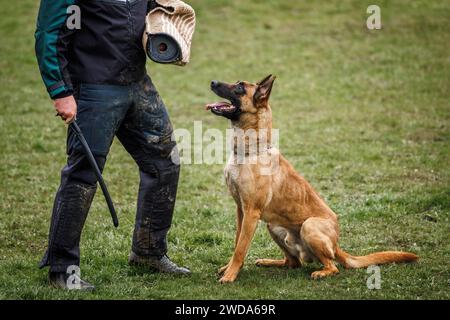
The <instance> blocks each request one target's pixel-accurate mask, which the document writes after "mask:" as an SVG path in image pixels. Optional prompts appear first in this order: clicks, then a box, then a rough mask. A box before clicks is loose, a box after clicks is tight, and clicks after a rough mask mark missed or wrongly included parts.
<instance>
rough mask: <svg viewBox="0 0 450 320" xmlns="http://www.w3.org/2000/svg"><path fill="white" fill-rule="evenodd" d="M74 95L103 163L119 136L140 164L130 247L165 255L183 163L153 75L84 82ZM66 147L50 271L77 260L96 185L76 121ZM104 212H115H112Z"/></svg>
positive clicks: (84, 128) (83, 124) (52, 229)
mask: <svg viewBox="0 0 450 320" xmlns="http://www.w3.org/2000/svg"><path fill="white" fill-rule="evenodd" d="M75 99H76V101H77V105H78V113H77V120H76V121H77V123H78V125H79V126H80V128H81V130H82V132H83V134H84V136H85V138H86V140H87V142H88V144H89V146H90V148H91V150H92V152H93V154H94V156H95V159H96V161H97V164H98V165H99V167H100V170H103V168H104V166H105V163H106V157H107V155H108V152H109V148H110V146H111V143H112V141H113V139H114V137H115V136H117V138H118V139H119V141H120V142H121V143H122V145H123V146H124V147H125V149H126V150H127V151H128V153H129V154H130V155H131V156H132V157H133V159H134V160H135V162H136V163H137V165H138V167H139V172H140V185H139V194H138V201H137V212H136V223H135V229H134V234H133V243H132V250H133V251H134V252H135V253H136V254H137V255H140V256H158V257H159V256H163V255H164V254H166V252H167V233H168V231H169V228H170V226H171V222H172V216H173V210H174V206H175V198H176V192H177V185H178V178H179V165H178V161H177V160H178V154H177V150H176V145H175V142H174V141H173V139H171V136H172V131H173V130H172V125H171V123H170V120H169V116H168V113H167V110H166V107H165V106H164V104H163V102H162V100H161V98H160V96H159V95H158V93H157V91H156V89H155V87H154V86H153V83H152V81H151V80H150V78H149V77H148V76H147V77H145V79H143V80H142V81H140V82H138V83H134V84H132V85H129V86H113V85H93V84H80V85H79V86H77V87H76V92H75ZM67 154H68V160H67V165H66V166H65V167H64V168H63V170H62V172H61V184H60V186H59V189H58V192H57V194H56V197H55V201H54V206H53V212H52V218H51V224H50V233H49V242H48V249H47V251H46V253H45V255H44V257H43V259H42V261H41V263H40V267H41V268H42V267H45V266H50V271H52V272H66V271H67V268H68V267H69V266H73V265H76V266H78V265H79V263H80V248H79V243H80V238H81V232H82V229H83V226H84V223H85V221H86V217H87V215H88V212H89V208H90V206H91V202H92V199H93V198H94V194H95V192H96V189H97V179H96V177H95V174H94V172H93V171H92V169H91V167H90V164H89V162H88V160H87V158H86V156H85V155H84V152H83V149H82V146H81V144H80V142H79V141H78V138H77V137H76V135H75V133H74V132H72V131H71V130H70V129H69V131H68V138H67ZM119 182H120V181H119ZM105 206H106V204H105ZM104 218H105V219H110V218H109V216H108V215H107V214H105V215H104ZM119 219H120V212H119Z"/></svg>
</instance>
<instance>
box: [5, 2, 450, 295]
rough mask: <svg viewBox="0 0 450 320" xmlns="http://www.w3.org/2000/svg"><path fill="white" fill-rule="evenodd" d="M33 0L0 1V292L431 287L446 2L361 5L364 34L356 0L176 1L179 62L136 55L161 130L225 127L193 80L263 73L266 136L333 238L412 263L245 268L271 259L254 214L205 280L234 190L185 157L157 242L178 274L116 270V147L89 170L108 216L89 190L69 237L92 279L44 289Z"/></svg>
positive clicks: (443, 171) (447, 200) (54, 130)
mask: <svg viewBox="0 0 450 320" xmlns="http://www.w3.org/2000/svg"><path fill="white" fill-rule="evenodd" d="M36 2H37V1H33V0H21V1H20V2H15V3H12V2H11V3H9V4H8V5H7V6H6V5H5V6H2V8H1V9H0V10H2V12H1V13H2V14H1V16H2V19H1V20H0V35H1V39H2V41H1V45H0V88H1V89H0V137H1V139H0V150H1V151H0V299H72V298H74V299H97V298H102V299H113V298H114V299H169V298H170V299H206V298H210V299H235V298H242V299H244V298H248V299H311V298H313V299H322V298H323V299H358V298H362V299H385V298H387V299H432V298H435V299H449V298H450V287H449V285H450V266H449V262H450V237H449V235H450V232H449V231H450V224H449V212H450V170H449V165H450V157H449V153H450V104H449V91H450V72H449V67H450V56H449V52H450V29H449V27H450V23H449V16H450V6H449V4H448V3H445V1H425V0H423V1H415V2H414V3H411V2H410V1H406V0H403V1H395V2H393V1H381V0H380V1H378V2H377V4H378V5H379V6H380V7H381V10H382V11H381V14H382V24H383V29H382V30H375V31H369V30H367V29H366V27H365V19H366V17H367V15H366V13H365V11H366V8H367V6H368V5H369V4H372V2H367V1H356V0H355V1H349V0H346V1H336V3H335V4H332V3H330V2H329V1H320V2H307V1H302V2H300V1H290V0H283V1H281V0H248V1H240V0H192V1H190V3H191V4H192V5H193V6H194V7H195V8H196V10H197V17H198V27H197V31H196V34H195V39H194V44H193V53H192V62H191V63H190V65H188V66H187V67H186V68H179V67H174V66H164V65H155V64H154V63H150V62H149V64H148V70H149V73H150V74H151V76H152V78H153V80H154V82H155V83H156V84H157V86H158V89H159V91H160V93H161V95H162V96H163V98H164V100H165V102H166V104H167V106H168V108H169V111H170V114H171V117H172V121H173V123H174V125H175V127H177V128H187V129H188V130H190V131H192V130H193V122H194V121H203V127H204V129H207V128H219V129H220V130H222V131H224V130H225V129H226V128H227V125H228V124H227V123H226V121H224V120H223V119H221V118H218V117H213V116H211V115H210V114H208V113H205V112H204V110H203V105H204V104H205V103H206V102H210V101H212V100H215V97H214V95H213V94H212V93H210V91H209V89H208V84H209V81H210V80H211V79H219V80H224V81H235V80H238V79H245V80H251V81H257V80H259V79H260V78H262V77H263V76H265V75H266V74H268V73H274V74H276V75H277V76H278V80H277V82H276V84H275V87H274V91H273V95H272V98H271V99H272V100H271V101H272V108H273V111H274V126H275V127H277V128H280V129H281V133H280V138H281V141H280V149H281V151H282V152H283V153H284V155H285V156H286V157H287V158H288V159H289V160H290V161H291V163H292V164H293V165H294V166H295V167H296V168H297V170H299V172H301V173H302V174H303V175H304V176H305V177H306V178H307V179H308V180H309V181H310V182H311V183H312V185H313V186H314V187H315V188H316V189H317V190H318V191H319V192H320V194H321V195H322V196H323V197H324V198H325V199H326V200H327V202H328V203H329V204H330V206H331V207H332V208H333V209H334V210H335V211H336V212H337V213H338V215H339V217H340V223H341V240H340V243H341V246H342V247H343V248H344V249H345V250H348V251H349V252H351V253H354V254H365V253H369V252H373V251H376V250H387V249H392V250H409V251H413V252H415V253H417V254H418V255H419V256H420V257H421V259H420V262H418V263H416V264H412V265H387V266H382V267H381V276H382V281H383V282H382V288H381V289H380V290H368V289H367V287H366V279H367V277H368V274H367V273H366V270H342V269H341V270H342V272H341V273H340V274H339V275H337V276H336V277H332V278H328V279H325V280H321V281H312V280H310V279H309V274H310V273H311V271H313V270H315V269H316V268H317V267H318V265H316V264H312V265H308V266H306V267H305V268H302V269H298V270H285V269H263V268H257V267H256V266H255V265H254V264H253V262H254V260H255V259H256V258H262V257H281V252H280V250H279V249H278V248H277V247H276V245H275V244H274V243H273V241H271V239H270V237H269V235H268V234H267V232H266V230H265V228H264V226H263V224H262V223H261V225H260V227H259V228H258V231H257V234H256V236H255V239H254V241H253V243H252V247H251V249H250V252H249V255H248V257H247V259H246V265H245V266H244V268H243V270H242V272H241V273H240V276H239V278H238V281H237V282H235V283H233V284H229V285H220V284H219V283H218V281H217V280H218V278H217V275H216V270H217V268H218V267H220V266H222V265H223V264H225V263H226V262H227V260H228V259H229V257H230V256H231V254H232V248H233V237H234V204H233V201H232V199H231V197H230V196H229V195H228V194H227V192H226V187H225V184H224V182H223V179H222V170H223V165H205V164H203V165H186V166H184V167H183V168H182V176H181V181H180V188H179V193H178V200H177V205H176V212H175V216H174V223H173V227H172V229H171V232H170V236H169V245H170V256H171V257H172V258H173V259H174V260H175V261H177V262H179V263H180V264H182V265H187V266H189V267H190V268H191V269H192V271H193V275H192V276H191V277H189V278H176V277H172V276H168V275H160V274H155V273H148V272H147V271H146V270H144V269H133V268H130V267H128V266H127V255H128V253H129V249H130V245H131V234H132V230H133V223H134V212H135V202H136V201H135V198H136V194H137V187H138V171H137V169H136V166H135V164H134V163H133V161H132V159H131V158H130V157H129V156H128V155H127V154H126V152H125V151H124V150H123V148H122V147H121V145H120V144H119V143H117V142H116V143H115V144H114V145H113V147H112V150H111V154H110V156H109V158H108V164H107V167H106V170H105V179H106V181H107V182H108V184H109V188H110V191H111V193H112V197H113V199H114V201H115V203H116V206H117V209H118V211H119V215H120V221H121V226H120V228H119V229H118V230H114V228H113V227H112V224H111V222H110V218H109V214H108V211H107V207H106V205H105V203H104V199H103V197H102V195H101V193H98V194H97V196H96V198H95V201H94V204H93V207H92V210H91V212H90V216H89V218H88V221H87V224H86V227H85V230H84V233H83V238H82V245H81V249H82V265H81V267H82V274H83V275H84V276H85V278H86V279H87V280H89V281H92V282H93V283H95V284H96V285H97V287H98V290H97V291H96V292H95V293H72V292H70V293H69V292H60V291H57V290H54V289H51V288H49V287H48V286H47V284H46V271H44V270H39V269H38V268H37V263H38V261H39V259H40V258H41V255H42V253H43V251H44V250H45V247H46V240H47V231H48V223H49V217H50V211H51V206H52V201H53V196H54V193H55V191H56V188H57V186H58V181H59V170H60V169H61V168H62V166H63V165H64V162H65V130H66V129H65V127H64V125H63V124H62V122H61V121H60V120H58V119H57V118H55V117H54V111H53V107H52V105H51V103H50V101H49V100H48V97H47V95H46V92H45V89H44V87H43V84H42V82H41V79H40V76H39V73H38V70H37V64H36V61H35V57H34V51H33V45H34V39H33V32H34V24H35V22H34V21H35V16H36V10H37V3H36Z"/></svg>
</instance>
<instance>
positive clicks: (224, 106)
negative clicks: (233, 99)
mask: <svg viewBox="0 0 450 320" xmlns="http://www.w3.org/2000/svg"><path fill="white" fill-rule="evenodd" d="M206 110H211V112H212V113H214V114H217V115H223V114H230V113H234V112H235V111H236V110H237V107H235V106H233V105H232V104H231V103H229V102H226V101H222V102H215V103H209V104H207V105H206Z"/></svg>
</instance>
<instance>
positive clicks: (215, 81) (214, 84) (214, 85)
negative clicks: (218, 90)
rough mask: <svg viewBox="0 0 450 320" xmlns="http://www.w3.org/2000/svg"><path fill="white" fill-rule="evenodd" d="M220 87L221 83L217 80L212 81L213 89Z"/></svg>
mask: <svg viewBox="0 0 450 320" xmlns="http://www.w3.org/2000/svg"><path fill="white" fill-rule="evenodd" d="M218 85H219V81H217V80H213V81H211V88H215V87H217V86H218Z"/></svg>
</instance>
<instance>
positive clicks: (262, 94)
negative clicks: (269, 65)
mask: <svg viewBox="0 0 450 320" xmlns="http://www.w3.org/2000/svg"><path fill="white" fill-rule="evenodd" d="M275 79H276V77H275V76H273V75H268V76H267V77H265V78H264V79H262V80H261V81H260V82H258V83H257V85H258V88H256V91H255V95H254V96H253V98H254V100H255V102H259V103H261V102H263V101H267V100H269V97H270V93H271V92H272V86H273V82H274V81H275Z"/></svg>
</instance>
